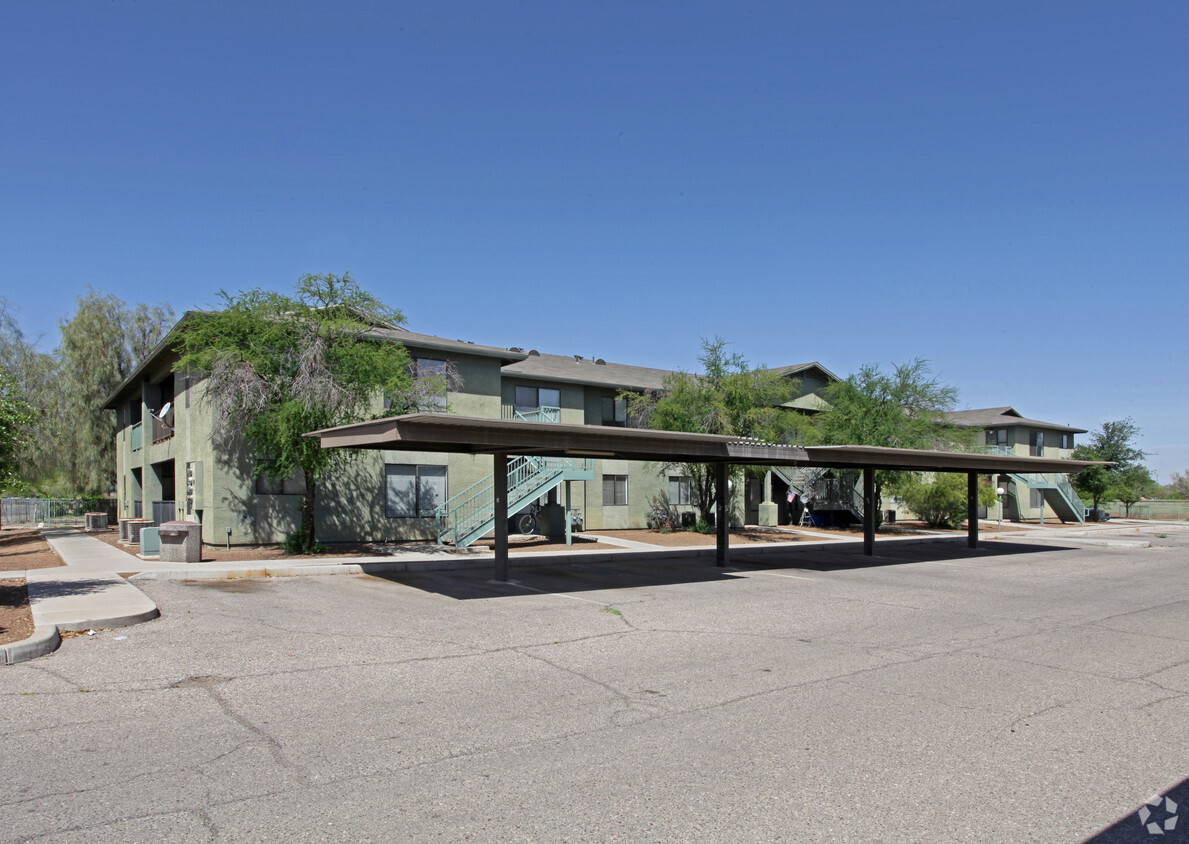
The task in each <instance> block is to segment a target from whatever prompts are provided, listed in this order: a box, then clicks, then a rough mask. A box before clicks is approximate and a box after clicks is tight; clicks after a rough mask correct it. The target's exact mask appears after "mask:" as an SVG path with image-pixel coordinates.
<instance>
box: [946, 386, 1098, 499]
mask: <svg viewBox="0 0 1189 844" xmlns="http://www.w3.org/2000/svg"><path fill="white" fill-rule="evenodd" d="M948 416H949V419H950V421H951V422H953V423H954V424H956V425H959V426H962V427H968V428H981V429H982V430H983V431H985V432H986V445H985V447H986V449H987V450H988V451H992V452H998V453H1000V454H1014V455H1019V456H1021V457H1049V458H1054V457H1055V458H1058V459H1061V460H1068V459H1070V458H1072V457H1073V446H1074V437H1075V436H1076V435H1077V434H1084V433H1086V430H1085V429H1084V428H1074V427H1071V426H1069V425H1058V424H1057V423H1055V422H1041V421H1039V420H1037V419H1028V418H1026V417H1025V416H1024V415H1023V414H1021V413H1020V412H1019V411H1017V410H1016V409H1015V408H1014V407H985V408H979V409H976V410H959V411H954V412H951V413H949V414H948ZM996 486H997V487H999V488H1001V489H1003V490H1004V495H1003V497H1002V500H1003V518H1004V519H1007V520H1010V521H1020V520H1033V519H1036V520H1040V519H1045V518H1060V519H1062V520H1063V521H1071V520H1072V521H1079V522H1080V521H1082V517H1081V516H1080V515H1078V514H1077V512H1075V511H1076V510H1078V509H1080V508H1081V507H1082V506H1083V505H1082V503H1081V499H1080V498H1078V497H1077V493H1075V492H1074V491H1073V487H1072V486H1071V485H1070V484H1069V479H1068V477H1067V476H1065V475H1055V474H1045V475H1001V476H999V477H998V478H997V479H996ZM991 515H994V514H991Z"/></svg>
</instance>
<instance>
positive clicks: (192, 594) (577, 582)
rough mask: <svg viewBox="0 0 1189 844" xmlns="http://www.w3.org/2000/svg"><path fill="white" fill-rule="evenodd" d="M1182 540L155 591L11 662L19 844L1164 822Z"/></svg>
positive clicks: (1185, 544)
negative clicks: (119, 623)
mask: <svg viewBox="0 0 1189 844" xmlns="http://www.w3.org/2000/svg"><path fill="white" fill-rule="evenodd" d="M1159 530H1162V531H1165V532H1167V537H1165V538H1158V537H1155V536H1153V537H1152V540H1153V542H1154V543H1155V545H1154V547H1152V548H1143V549H1137V548H1108V547H1086V548H1062V547H1060V546H1057V545H1052V544H1050V545H1048V546H1046V547H1041V546H1039V545H1031V546H1029V545H1024V544H1020V543H1016V542H1008V541H1003V542H988V543H986V545H987V548H985V549H982V550H979V551H977V552H970V551H968V550H966V548H965V547H964V546H963V545H960V544H955V543H949V544H946V545H944V546H907V547H898V548H895V549H889V550H887V551H885V552H884V553H885V554H887V555H888V556H883V557H878V558H876V559H875V560H873V561H872V560H867V559H865V558H862V557H861V556H859V555H858V554H857V553H855V552H854V551H853V550H839V551H837V552H833V553H826V552H815V553H814V554H813V555H807V554H800V555H798V554H795V553H793V552H790V555H789V557H788V558H787V559H786V560H785V561H783V562H784V563H785V565H784V566H781V565H780V564H778V563H776V562H775V561H773V560H771V559H770V558H769V559H766V560H765V561H764V563H763V568H759V567H756V568H753V567H750V566H749V565H747V560H748V558H747V555H746V553H738V554H736V556H735V557H734V562H736V563H738V564H739V568H740V570H739V571H738V572H736V573H722V572H720V571H718V570H715V569H714V568H713V567H706V566H704V565H700V564H694V565H686V566H681V565H680V564H676V563H673V562H668V563H664V564H660V563H658V564H653V565H644V564H641V565H635V566H633V567H631V568H630V569H621V568H617V567H615V566H613V565H609V564H600V565H598V566H588V567H571V568H567V569H564V570H552V569H535V568H534V569H527V570H523V571H521V572H518V573H517V574H516V576H517V577H519V578H520V584H519V585H518V586H516V585H505V584H492V583H489V582H487V581H486V579H485V577H486V576H487V575H486V574H485V573H478V574H464V573H458V572H442V573H436V574H425V575H420V576H406V577H402V578H401V579H400V580H399V581H386V580H381V579H377V578H371V577H363V576H339V577H308V578H298V577H294V578H284V579H274V580H240V581H227V582H218V583H201V584H199V583H195V584H188V583H177V582H149V583H143V584H142V587H143V588H144V590H145V591H146V592H147V593H148V594H149V595H150V597H152V598H153V599H154V600H155V601H156V602H157V604H158V605H159V606H160V608H161V613H162V617H161V618H160V619H158V620H156V621H153V622H150V623H147V624H143V625H140V626H137V627H133V628H125V629H122V630H114V631H106V632H101V633H99V634H98V635H96V636H94V637H89V638H88V637H83V638H80V639H74V640H70V641H67V642H65V643H64V644H63V647H62V649H61V650H60V651H59V652H57V653H56V654H54V655H52V656H49V657H46V658H44V659H40V660H36V661H34V662H30V663H24V664H21V665H16V666H11V667H7V668H2V669H0V706H2V707H3V719H2V723H3V741H4V744H3V749H4V752H3V754H0V782H2V783H3V786H2V787H3V789H4V792H5V796H4V799H3V801H0V840H5V841H8V840H33V841H43V840H44V841H87V842H105V841H113V842H114V841H119V842H127V841H159V840H170V841H252V842H259V841H265V840H293V841H322V840H342V841H348V840H349V841H402V840H412V841H464V840H468V841H492V842H496V841H498V842H508V841H543V842H554V841H632V842H647V841H796V842H803V841H894V842H899V841H988V842H1007V841H1012V842H1016V841H1060V842H1068V841H1082V840H1086V839H1090V838H1092V837H1094V836H1096V835H1097V836H1098V837H1097V840H1098V841H1106V840H1111V841H1114V840H1142V839H1140V838H1136V837H1134V836H1136V835H1138V834H1139V833H1141V832H1143V833H1144V838H1147V837H1148V836H1147V833H1146V832H1144V830H1143V827H1142V825H1141V824H1140V822H1139V820H1138V818H1137V817H1136V816H1135V814H1134V812H1135V810H1136V808H1137V807H1138V806H1139V805H1140V804H1141V803H1142V802H1143V801H1144V800H1145V799H1146V798H1148V797H1149V796H1151V795H1153V794H1157V793H1164V792H1167V791H1169V790H1170V789H1173V788H1175V787H1177V786H1178V785H1179V784H1181V783H1182V781H1183V780H1185V779H1186V777H1187V776H1189V728H1187V727H1186V725H1187V724H1189V577H1187V575H1186V566H1187V563H1189V535H1186V534H1185V533H1183V532H1180V531H1177V530H1176V529H1171V528H1165V529H1159ZM1154 532H1155V531H1153V534H1154ZM559 593H560V594H559ZM1183 790H1184V789H1183V788H1182V791H1183ZM1178 793H1179V792H1178ZM1187 802H1189V801H1187ZM1180 811H1181V814H1182V815H1189V805H1186V806H1184V807H1183V808H1181V810H1180ZM1155 812H1156V813H1164V814H1163V815H1159V814H1156V813H1154V814H1153V817H1154V818H1155V819H1157V820H1163V819H1164V818H1165V816H1167V815H1168V812H1167V809H1166V808H1165V807H1164V805H1163V804H1162V805H1161V806H1159V807H1156V810H1155ZM1180 820H1181V826H1180V827H1178V828H1177V829H1175V830H1174V831H1173V832H1172V833H1171V834H1169V835H1166V836H1165V837H1164V838H1162V839H1155V838H1153V840H1164V841H1173V840H1189V837H1178V836H1182V835H1183V834H1184V830H1185V829H1186V828H1187V827H1189V817H1182V818H1181V819H1180ZM1116 821H1120V822H1121V823H1120V826H1119V827H1118V828H1117V829H1116V831H1115V832H1111V833H1106V834H1102V835H1099V833H1100V831H1101V830H1103V829H1104V828H1106V827H1109V826H1110V825H1112V824H1114V823H1115V822H1116Z"/></svg>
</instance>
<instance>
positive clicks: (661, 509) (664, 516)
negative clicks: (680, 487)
mask: <svg viewBox="0 0 1189 844" xmlns="http://www.w3.org/2000/svg"><path fill="white" fill-rule="evenodd" d="M646 524H647V525H648V529H649V530H655V531H659V532H660V533H669V532H671V531H673V530H676V529H677V528H680V527H681V516H680V514H679V513H678V512H677V508H676V507H674V506H673V505H672V504H670V503H669V501H668V499H666V498H663V497H661V496H653V498H652V501H651V502H650V506H649V509H648V518H647V520H646Z"/></svg>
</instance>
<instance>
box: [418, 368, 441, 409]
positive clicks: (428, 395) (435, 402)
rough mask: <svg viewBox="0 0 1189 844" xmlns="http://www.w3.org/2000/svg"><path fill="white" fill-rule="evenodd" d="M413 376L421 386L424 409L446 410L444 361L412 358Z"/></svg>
mask: <svg viewBox="0 0 1189 844" xmlns="http://www.w3.org/2000/svg"><path fill="white" fill-rule="evenodd" d="M413 378H414V379H415V380H416V381H418V382H419V384H418V386H419V387H422V388H423V391H424V392H423V395H424V399H425V409H426V410H428V411H429V412H431V413H445V412H446V385H447V368H446V361H444V360H435V359H434V358H413Z"/></svg>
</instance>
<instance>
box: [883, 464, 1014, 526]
mask: <svg viewBox="0 0 1189 844" xmlns="http://www.w3.org/2000/svg"><path fill="white" fill-rule="evenodd" d="M899 492H900V498H901V499H903V500H904V503H905V504H907V505H908V509H910V510H912V511H913V512H914V513H916V514H917V515H918V516H919V517H921V518H922V519H924V520H925V523H926V524H928V525H929V526H930V527H935V528H947V529H949V528H956V527H958V526H959V525H960V524H962V522H963V521H964V520H965V519H966V476H965V475H959V474H956V473H943V474H938V475H937V476H936V477H935V478H934V479H933V480H927V481H920V480H914V481H908V482H907V483H905V484H903V485H902V486H901V487H900V490H899ZM994 501H995V490H993V489H991V488H990V487H989V486H983V487H981V488H980V489H979V503H980V504H984V505H988V504H991V503H994Z"/></svg>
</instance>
